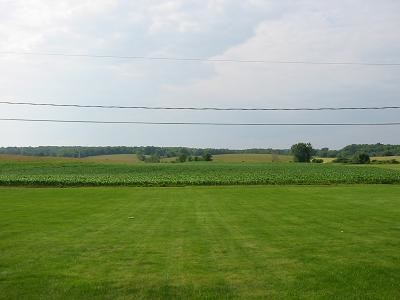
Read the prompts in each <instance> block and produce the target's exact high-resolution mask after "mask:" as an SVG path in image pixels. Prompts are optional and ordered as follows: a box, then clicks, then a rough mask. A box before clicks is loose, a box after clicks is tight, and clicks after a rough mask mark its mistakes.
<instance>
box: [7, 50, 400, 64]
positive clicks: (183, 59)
mask: <svg viewBox="0 0 400 300" xmlns="http://www.w3.org/2000/svg"><path fill="white" fill-rule="evenodd" d="M0 54H2V55H10V54H11V55H31V56H60V57H78V58H79V57H80V58H110V59H123V60H150V61H181V62H216V63H255V64H291V65H350V66H351V65H354V66H378V67H385V66H400V63H382V62H377V63H371V62H353V61H307V60H265V59H232V58H201V57H171V56H122V55H95V54H73V53H71V54H69V53H55V52H16V51H0Z"/></svg>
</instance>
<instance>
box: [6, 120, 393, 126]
mask: <svg viewBox="0 0 400 300" xmlns="http://www.w3.org/2000/svg"><path fill="white" fill-rule="evenodd" d="M0 121H15V122H47V123H87V124H138V125H201V126H398V125H400V122H388V123H214V122H146V121H96V120H60V119H24V118H0Z"/></svg>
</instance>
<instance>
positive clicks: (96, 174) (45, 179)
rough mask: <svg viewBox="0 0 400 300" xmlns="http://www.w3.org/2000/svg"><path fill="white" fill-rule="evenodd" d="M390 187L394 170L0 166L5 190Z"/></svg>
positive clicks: (398, 177)
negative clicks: (126, 187)
mask: <svg viewBox="0 0 400 300" xmlns="http://www.w3.org/2000/svg"><path fill="white" fill-rule="evenodd" d="M349 183H354V184H355V183H357V184H363V183H369V184H378V183H386V184H395V183H400V172H399V170H390V169H386V168H378V167H374V166H354V165H338V164H295V163H268V164H262V163H247V164H246V163H240V164H237V163H207V162H197V163H185V164H132V165H126V164H100V163H75V162H42V161H37V162H0V185H3V186H4V185H7V186H17V185H23V186H28V185H29V186H104V185H106V186H120V185H126V186H183V185H262V184H274V185H276V184H308V185H309V184H349Z"/></svg>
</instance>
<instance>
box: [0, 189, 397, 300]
mask: <svg viewBox="0 0 400 300" xmlns="http://www.w3.org/2000/svg"><path fill="white" fill-rule="evenodd" d="M399 194H400V186H375V185H369V186H363V185H361V186H341V187H312V186H308V187H294V186H277V187H197V188H196V187H191V188H76V189H55V188H48V189H32V188H31V189H27V188H0V228H1V231H0V299H66V298H68V299H168V298H173V299H176V298H188V299H204V298H206V299H232V298H244V299H249V298H282V299H290V298H294V299H299V298H307V299H309V298H313V299H399V297H400V289H399V286H398V283H399V282H400V256H399V249H400V199H399ZM130 217H132V218H130Z"/></svg>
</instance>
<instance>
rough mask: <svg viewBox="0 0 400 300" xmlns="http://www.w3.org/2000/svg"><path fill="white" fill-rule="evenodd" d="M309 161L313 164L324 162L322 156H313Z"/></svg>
mask: <svg viewBox="0 0 400 300" xmlns="http://www.w3.org/2000/svg"><path fill="white" fill-rule="evenodd" d="M311 162H312V163H314V164H322V163H324V160H323V159H322V158H313V159H312V160H311Z"/></svg>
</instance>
